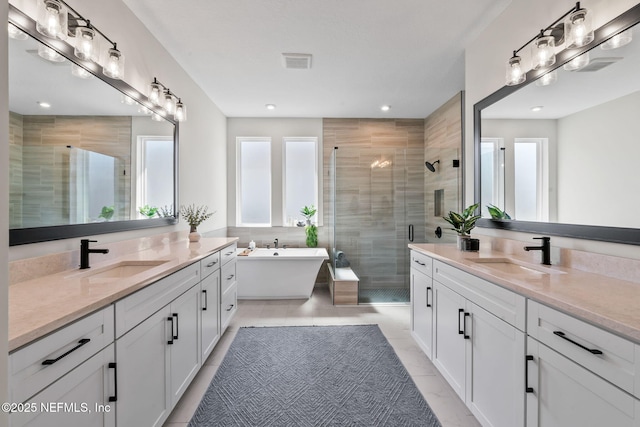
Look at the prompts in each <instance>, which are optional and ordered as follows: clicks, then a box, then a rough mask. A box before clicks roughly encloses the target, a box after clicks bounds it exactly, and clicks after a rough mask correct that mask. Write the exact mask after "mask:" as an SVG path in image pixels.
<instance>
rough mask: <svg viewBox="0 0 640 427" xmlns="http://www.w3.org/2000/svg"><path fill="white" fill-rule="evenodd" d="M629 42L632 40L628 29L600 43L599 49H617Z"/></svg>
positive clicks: (631, 33)
mask: <svg viewBox="0 0 640 427" xmlns="http://www.w3.org/2000/svg"><path fill="white" fill-rule="evenodd" d="M631 40H633V30H632V29H631V28H629V29H628V30H626V31H623V32H621V33H619V34H616V35H615V36H613V37H611V38H610V39H609V40H607V41H606V42H604V43H602V44H601V45H600V49H602V50H611V49H617V48H619V47H622V46H624V45H627V44H629V43H631Z"/></svg>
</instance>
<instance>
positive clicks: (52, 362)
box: [42, 338, 91, 365]
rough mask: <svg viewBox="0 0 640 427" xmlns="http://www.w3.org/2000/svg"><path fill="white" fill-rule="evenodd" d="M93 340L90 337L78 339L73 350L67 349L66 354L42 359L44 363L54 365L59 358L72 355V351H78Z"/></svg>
mask: <svg viewBox="0 0 640 427" xmlns="http://www.w3.org/2000/svg"><path fill="white" fill-rule="evenodd" d="M90 341H91V339H89V338H82V339H81V340H80V341H78V345H77V346H75V347H73V348H72V349H71V350H69V351H67V352H66V353H64V354H61V355H60V356H58V357H56V358H55V359H46V360H43V361H42V364H43V365H53V364H54V363H56V362H57V361H58V360H60V359H62V358H64V357H67V356H68V355H70V354H71V353H73V352H74V351H76V350H77V349H79V348H80V347H82V346H83V345H85V344H88V343H89V342H90Z"/></svg>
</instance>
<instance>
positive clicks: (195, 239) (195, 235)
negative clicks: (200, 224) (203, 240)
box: [189, 227, 202, 242]
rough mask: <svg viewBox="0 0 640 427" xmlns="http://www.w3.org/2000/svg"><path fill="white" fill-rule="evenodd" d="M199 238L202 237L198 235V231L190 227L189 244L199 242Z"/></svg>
mask: <svg viewBox="0 0 640 427" xmlns="http://www.w3.org/2000/svg"><path fill="white" fill-rule="evenodd" d="M200 237H202V235H201V234H200V233H198V230H196V228H195V227H191V232H190V233H189V241H190V242H199V241H200Z"/></svg>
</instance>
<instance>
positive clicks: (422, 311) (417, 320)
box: [411, 251, 434, 358]
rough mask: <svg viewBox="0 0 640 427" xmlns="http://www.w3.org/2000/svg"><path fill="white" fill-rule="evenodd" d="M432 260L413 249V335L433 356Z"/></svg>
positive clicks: (430, 356) (430, 355)
mask: <svg viewBox="0 0 640 427" xmlns="http://www.w3.org/2000/svg"><path fill="white" fill-rule="evenodd" d="M432 265H433V263H432V260H431V258H429V257H428V256H426V255H424V254H421V253H419V252H416V251H411V301H412V304H411V335H413V338H414V339H415V340H416V342H417V343H418V345H419V346H420V347H421V348H422V350H423V351H424V352H425V354H426V355H427V356H428V357H429V358H432V356H433V295H434V294H433V280H432V278H431V272H432Z"/></svg>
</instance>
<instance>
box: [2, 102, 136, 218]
mask: <svg viewBox="0 0 640 427" xmlns="http://www.w3.org/2000/svg"><path fill="white" fill-rule="evenodd" d="M9 126H10V130H9V133H10V144H11V147H10V155H11V159H10V163H11V197H10V199H11V202H10V222H11V226H12V227H13V228H17V227H33V226H42V225H58V224H67V223H69V173H68V171H69V155H68V152H69V150H68V149H67V146H72V147H75V148H82V149H85V150H89V151H93V152H98V153H102V154H106V155H109V156H113V157H116V158H118V159H119V160H120V165H122V167H123V169H124V170H123V171H122V173H119V174H118V177H119V182H118V183H117V193H116V200H118V203H117V205H118V206H119V211H118V212H117V213H116V218H119V219H122V218H128V216H129V210H130V203H131V198H130V194H131V177H130V176H129V175H130V170H131V153H130V152H131V117H120V116H20V115H18V114H15V113H12V114H11V116H10V125H9ZM125 171H126V173H125Z"/></svg>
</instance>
